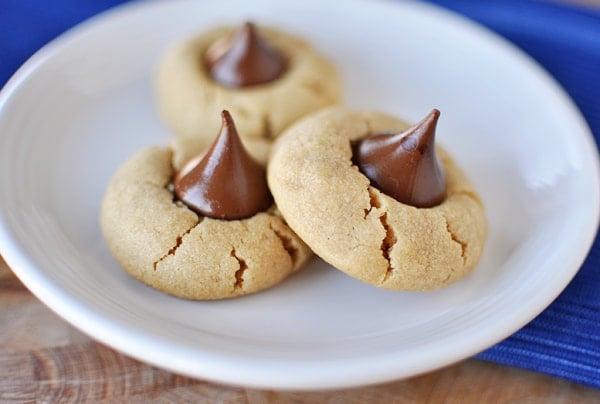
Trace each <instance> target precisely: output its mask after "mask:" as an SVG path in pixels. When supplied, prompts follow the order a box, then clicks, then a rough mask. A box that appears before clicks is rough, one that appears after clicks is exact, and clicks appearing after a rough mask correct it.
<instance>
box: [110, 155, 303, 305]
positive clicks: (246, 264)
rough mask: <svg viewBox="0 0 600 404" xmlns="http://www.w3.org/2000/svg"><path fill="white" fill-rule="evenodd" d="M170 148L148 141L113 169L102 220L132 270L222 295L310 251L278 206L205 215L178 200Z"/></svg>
mask: <svg viewBox="0 0 600 404" xmlns="http://www.w3.org/2000/svg"><path fill="white" fill-rule="evenodd" d="M171 160H172V152H171V150H170V149H168V148H158V147H151V148H147V149H144V150H142V151H141V152H139V153H137V154H136V155H135V156H133V157H132V158H131V159H130V160H128V161H127V162H126V163H125V164H124V165H123V166H122V167H121V168H120V169H119V170H118V171H117V173H116V174H115V175H114V177H113V178H112V180H111V182H110V184H109V186H108V189H107V191H106V194H105V197H104V201H103V203H102V208H101V215H100V226H101V229H102V233H103V235H104V238H105V240H106V242H107V244H108V247H109V249H110V251H111V252H112V254H113V255H114V257H115V258H116V259H117V261H118V262H119V263H120V264H121V265H122V266H123V268H124V269H125V270H126V271H127V272H128V273H129V274H131V275H132V276H133V277H135V278H137V279H139V280H140V281H142V282H144V283H146V284H148V285H150V286H151V287H153V288H155V289H158V290H161V291H164V292H166V293H169V294H172V295H175V296H179V297H183V298H187V299H220V298H226V297H233V296H239V295H244V294H248V293H254V292H257V291H260V290H263V289H266V288H269V287H271V286H274V285H276V284H277V283H279V282H281V281H282V280H283V279H285V278H286V277H287V276H288V275H290V274H291V273H292V272H294V271H296V270H297V269H299V268H300V267H301V266H302V265H303V263H304V262H305V261H306V259H307V258H308V257H309V256H310V250H309V249H308V247H307V246H306V245H305V244H304V243H303V242H302V241H301V240H300V239H299V238H298V237H297V236H296V235H295V234H294V232H293V231H292V230H291V229H290V228H289V227H288V226H287V225H286V223H285V221H284V220H283V219H282V218H281V217H280V216H279V214H278V212H277V209H276V208H275V207H274V206H273V207H271V208H270V209H268V210H267V211H265V212H261V213H257V214H255V215H254V216H252V217H250V218H248V219H242V220H220V219H211V218H208V217H202V216H201V215H198V214H196V213H194V212H193V211H192V210H190V209H188V207H186V206H185V205H184V204H182V203H181V202H176V201H175V199H174V196H173V192H172V190H171V189H170V184H171V182H172V180H173V176H174V174H175V171H174V169H173V167H172V161H171Z"/></svg>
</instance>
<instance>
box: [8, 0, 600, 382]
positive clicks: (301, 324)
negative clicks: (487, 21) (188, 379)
mask: <svg viewBox="0 0 600 404" xmlns="http://www.w3.org/2000/svg"><path fill="white" fill-rule="evenodd" d="M332 17H335V18H333V21H332ZM248 18H250V19H253V20H254V21H256V22H258V23H262V24H270V25H274V26H277V27H280V28H281V29H284V30H286V31H289V32H292V33H296V34H297V35H298V36H300V37H304V38H306V39H307V40H309V41H310V42H312V43H313V44H315V45H316V46H317V47H318V48H319V49H320V50H321V51H322V52H323V53H325V54H326V55H328V56H329V57H330V58H331V59H332V60H333V61H334V62H335V64H336V65H337V66H338V67H339V69H340V70H341V72H342V74H343V79H344V81H345V84H346V101H347V103H348V104H350V105H352V106H356V107H365V108H370V109H382V110H385V111H387V112H391V113H394V114H397V115H399V116H403V117H406V118H408V119H411V120H417V119H419V118H421V117H422V116H423V115H424V114H425V113H427V112H428V111H429V110H430V109H431V108H432V107H437V108H439V109H441V111H442V117H441V120H440V125H439V128H438V136H439V141H440V142H441V143H442V144H444V145H445V146H446V148H447V149H449V150H450V151H451V152H452V153H453V154H454V156H455V158H456V160H458V162H460V164H461V165H462V166H463V167H464V168H465V169H466V171H467V172H468V173H469V174H470V176H471V177H472V180H473V181H474V183H475V185H476V186H477V188H478V189H479V190H480V192H481V195H482V196H483V199H484V201H485V204H486V206H487V210H488V215H489V221H490V229H491V232H490V237H489V242H488V244H487V250H486V252H485V255H484V258H483V261H482V262H481V264H480V265H479V266H478V268H476V270H475V271H474V272H473V273H472V275H470V276H469V277H467V278H466V279H464V280H463V281H461V282H459V283H457V284H455V285H453V286H451V287H448V288H446V289H444V290H440V291H438V292H434V293H394V292H389V291H384V290H379V289H376V288H373V287H370V286H367V285H364V284H362V283H360V282H358V281H355V280H353V279H350V278H348V277H346V276H345V275H343V274H342V273H339V272H338V271H336V270H334V269H332V268H330V267H328V266H327V265H325V264H324V263H322V262H320V261H318V260H316V259H315V260H314V261H312V262H311V264H310V265H309V267H308V268H306V269H305V270H303V271H301V272H300V273H298V274H297V275H295V276H293V277H291V278H290V279H289V280H287V281H286V282H284V283H283V284H282V285H280V286H278V287H276V288H274V289H272V290H269V291H267V292H264V293H260V294H257V295H254V296H249V297H244V298H240V299H234V300H227V301H220V302H190V301H184V300H180V299H176V298H173V297H170V296H167V295H164V294H161V293H159V292H156V291H154V290H152V289H150V288H148V287H146V286H144V285H142V284H141V283H139V282H137V281H135V280H133V279H132V278H130V277H129V276H127V275H126V274H125V273H124V272H123V271H122V270H121V269H120V267H119V266H118V265H117V263H116V262H115V261H114V260H113V258H112V257H111V255H110V254H109V252H108V250H107V248H106V246H105V245H104V243H103V240H102V238H101V235H100V231H99V228H98V224H97V217H98V209H99V204H100V199H101V197H102V195H103V192H104V189H105V186H106V184H107V181H108V179H109V178H110V176H111V175H112V174H113V172H114V171H115V169H116V168H117V167H118V166H119V165H120V164H121V163H122V162H123V161H124V160H126V159H127V158H128V157H129V156H130V155H131V154H132V153H133V152H135V151H136V150H138V149H140V148H141V147H143V146H145V145H148V144H155V143H159V144H165V143H166V142H167V138H168V136H169V134H168V132H167V131H166V129H165V127H164V126H162V125H161V123H160V121H159V119H158V118H157V116H156V113H155V108H154V104H153V99H152V95H153V93H152V75H153V70H154V68H155V66H156V62H157V60H158V58H159V55H160V53H161V52H162V51H163V50H164V49H165V47H166V46H167V45H168V44H169V43H171V42H172V41H174V40H177V39H181V38H183V37H185V36H186V35H188V34H190V33H192V32H195V31H202V30H204V29H207V28H209V27H212V26H214V25H218V24H221V23H224V22H229V23H239V22H241V21H243V20H244V19H248ZM1 97H2V98H1V100H0V175H1V178H2V180H1V183H0V203H1V206H0V251H1V252H2V255H3V256H4V257H5V259H6V261H7V262H8V264H9V265H10V266H11V267H12V268H13V269H14V271H15V272H16V273H17V275H18V276H19V278H20V279H21V280H22V281H23V282H24V283H25V285H27V287H29V288H30V289H31V290H32V292H33V293H35V294H36V295H37V296H38V297H39V298H40V299H41V300H42V301H43V302H45V303H46V304H47V305H48V306H49V307H51V308H52V309H53V310H55V311H56V312H57V313H58V314H60V315H61V316H62V317H64V318H65V319H66V320H67V321H69V322H71V323H72V324H74V325H75V326H76V327H78V328H80V329H81V330H83V331H85V332H86V333H88V334H89V335H90V336H92V337H94V338H96V339H98V340H99V341H102V342H103V343H105V344H107V345H110V346H112V347H114V348H116V349H118V350H120V351H123V352H125V353H127V354H129V355H131V356H133V357H136V358H139V359H142V360H144V361H147V362H149V363H152V364H154V365H158V366H161V367H164V368H167V369H170V370H173V371H176V372H179V373H183V374H186V375H191V376H197V377H200V378H205V379H209V380H213V381H218V382H224V383H232V384H240V385H246V386H253V387H264V388H293V389H318V388H333V387H347V386H355V385H360V384H367V383H375V382H383V381H387V380H392V379H397V378H402V377H407V376H411V375H415V374H418V373H421V372H425V371H429V370H432V369H434V368H437V367H440V366H443V365H447V364H450V363H452V362H455V361H458V360H460V359H463V358H465V357H468V356H470V355H472V354H475V353H477V352H479V351H481V350H483V349H485V348H487V347H489V346H490V345H492V344H494V343H496V342H498V341H500V340H501V339H502V338H504V337H507V336H508V335H509V334H511V333H513V332H514V331H516V330H517V329H518V328H519V327H521V326H523V325H524V324H526V323H527V322H528V321H529V320H531V319H532V318H533V317H534V316H535V315H536V314H538V313H539V312H541V311H542V310H543V309H544V308H545V307H546V306H547V305H548V304H550V302H551V301H552V300H553V299H554V298H555V297H556V296H557V295H558V294H559V293H560V291H561V290H562V289H563V288H564V287H565V286H566V285H567V283H568V282H569V280H570V279H571V278H572V277H573V276H574V274H575V273H576V271H577V269H578V268H579V266H580V265H581V263H582V260H583V259H584V256H585V254H586V252H587V251H588V249H589V247H590V243H591V241H592V238H593V236H594V234H595V231H596V228H597V222H598V207H599V205H600V204H599V191H598V183H599V181H598V163H597V160H596V152H595V147H594V145H593V142H592V140H591V134H590V131H589V129H588V128H587V127H586V125H585V123H584V121H583V119H582V117H581V115H580V113H579V112H578V111H577V110H576V108H575V107H574V106H573V104H572V103H571V101H570V100H569V99H568V98H567V97H566V96H565V94H564V92H563V91H562V90H561V89H560V88H559V87H558V86H557V85H556V83H555V82H554V81H553V80H552V79H551V78H550V77H549V76H548V75H547V74H546V73H545V72H544V71H542V70H541V69H540V68H539V67H538V66H537V65H535V64H534V63H533V62H532V61H531V60H530V59H529V58H527V57H525V56H524V55H523V54H521V53H520V52H519V51H517V50H515V49H514V48H513V47H512V46H510V45H508V44H507V43H506V42H504V41H503V40H501V39H499V38H497V37H496V36H494V35H492V34H490V33H489V32H487V31H484V30H483V29H481V28H479V27H477V26H475V25H473V24H471V23H469V22H467V21H465V20H463V19H462V18H460V17H456V16H454V15H452V14H450V13H447V12H445V11H441V10H439V9H437V8H434V7H431V6H429V5H425V4H418V3H412V2H389V3H387V2H367V1H359V0H353V1H345V2H344V4H343V6H342V5H340V4H339V3H338V2H334V1H325V2H324V1H318V0H310V1H301V0H296V1H285V2H278V1H275V0H273V1H271V0H253V1H252V2H245V1H241V0H240V1H232V2H210V1H208V0H198V1H193V0H182V1H168V2H167V1H164V2H162V1H150V2H144V3H142V2H134V3H132V4H129V5H126V6H124V7H120V8H118V9H116V10H113V11H111V12H108V13H106V14H103V15H101V16H100V17H97V18H94V19H93V20H91V21H89V22H87V23H85V24H83V25H81V26H80V27H78V28H76V29H74V30H72V31H70V32H69V33H67V34H66V35H64V36H62V37H61V38H59V39H58V40H56V41H54V42H52V43H51V44H50V45H48V46H47V47H45V48H44V49H43V50H41V51H40V52H39V53H38V54H36V55H35V56H34V57H33V58H32V59H31V60H29V61H28V62H27V63H26V64H25V66H23V68H21V70H19V71H18V73H17V74H16V75H15V76H14V77H13V78H12V79H11V81H10V82H9V83H8V84H7V85H6V88H5V89H4V91H3V93H2V95H1Z"/></svg>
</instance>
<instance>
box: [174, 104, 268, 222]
mask: <svg viewBox="0 0 600 404" xmlns="http://www.w3.org/2000/svg"><path fill="white" fill-rule="evenodd" d="M221 118H222V121H223V125H222V126H221V131H220V132H219V135H218V136H217V139H216V140H215V142H214V143H213V145H212V146H211V147H210V149H208V151H207V152H206V154H205V155H204V156H203V157H202V158H201V159H200V160H199V161H198V163H197V164H196V165H195V166H194V167H193V168H192V169H191V170H190V171H188V172H186V173H185V174H183V175H181V176H179V175H178V176H176V177H175V180H174V181H173V182H174V186H175V195H176V196H177V198H178V199H179V200H181V201H182V202H183V203H184V204H185V205H187V206H188V207H189V208H190V209H191V210H193V211H194V212H196V213H198V214H201V215H203V216H207V217H212V218H216V219H225V220H235V219H245V218H249V217H251V216H254V215H255V214H256V213H259V212H262V211H265V210H266V209H268V208H269V206H271V204H272V202H273V199H272V197H271V193H270V192H269V188H268V186H267V181H266V177H265V169H264V168H263V167H262V166H261V165H260V164H259V163H257V162H256V161H255V160H254V159H253V158H252V157H251V156H250V155H249V154H248V152H247V151H246V150H245V149H244V146H243V144H242V142H241V140H240V138H239V135H238V133H237V130H236V128H235V123H234V121H233V118H232V117H231V115H230V114H229V112H228V111H226V110H224V111H223V112H222V113H221Z"/></svg>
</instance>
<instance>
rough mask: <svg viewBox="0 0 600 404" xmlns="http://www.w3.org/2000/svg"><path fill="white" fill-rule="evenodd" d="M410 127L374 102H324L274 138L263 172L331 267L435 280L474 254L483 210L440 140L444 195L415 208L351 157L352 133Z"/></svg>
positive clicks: (482, 233)
mask: <svg viewBox="0 0 600 404" xmlns="http://www.w3.org/2000/svg"><path fill="white" fill-rule="evenodd" d="M406 128H408V125H407V124H406V123H405V122H403V121H400V120H398V119H396V118H394V117H391V116H389V115H385V114H382V113H378V112H362V111H351V110H348V109H344V108H333V109H329V110H326V111H322V112H320V113H317V114H315V115H313V116H311V117H308V118H305V119H303V120H302V121H300V122H298V123H296V124H294V125H293V126H292V127H290V128H289V129H288V130H287V131H286V132H285V133H284V134H283V135H282V136H281V137H280V138H279V139H278V141H277V142H276V143H275V145H274V147H273V152H272V157H271V160H270V163H269V165H268V168H267V179H268V182H269V186H270V188H271V192H272V194H273V197H274V198H275V201H276V203H277V206H278V207H279V209H280V211H281V213H282V214H283V216H284V217H285V219H286V221H287V222H288V224H289V225H290V227H291V228H292V229H293V230H294V231H295V232H296V233H297V234H298V235H299V236H300V237H301V238H302V239H303V240H304V241H305V242H306V243H307V244H308V245H309V246H310V247H311V249H312V250H313V252H315V253H316V254H317V255H319V256H320V257H322V258H323V259H324V260H325V261H327V262H328V263H330V264H331V265H333V266H334V267H336V268H338V269H340V270H341V271H343V272H345V273H347V274H349V275H351V276H352V277H354V278H357V279H359V280H361V281H363V282H366V283H369V284H372V285H375V286H379V287H383V288H386V289H393V290H435V289H438V288H440V287H443V286H446V285H449V284H451V283H453V282H455V281H457V280H459V279H461V278H462V277H464V276H465V275H466V274H467V273H469V272H470V271H471V270H472V269H473V268H474V267H475V265H476V264H477V263H478V262H479V259H480V257H481V255H482V253H483V249H484V244H485V240H486V236H487V220H486V217H485V212H484V207H483V204H482V202H481V200H480V198H479V197H478V195H477V194H476V192H475V190H474V188H473V187H472V185H471V183H470V182H469V180H468V178H467V177H466V175H465V174H464V173H463V171H462V170H461V169H460V168H459V167H458V166H457V165H456V164H455V163H454V161H453V160H452V159H451V157H450V156H449V155H448V153H446V152H444V150H443V149H441V148H439V147H438V155H439V157H440V159H441V162H442V165H443V167H444V170H445V173H446V181H447V189H446V198H445V200H444V201H443V202H442V203H441V204H439V205H437V206H434V207H431V208H416V207H413V206H409V205H405V204H402V203H400V202H398V201H396V200H395V199H393V198H391V197H389V196H388V195H386V194H384V193H382V192H380V191H379V190H378V189H377V188H375V187H373V186H371V185H370V181H369V179H368V178H367V177H366V176H365V175H364V174H362V173H361V172H360V171H359V169H358V168H357V167H356V166H355V165H353V163H352V146H351V143H352V142H354V141H356V140H359V139H362V138H364V137H366V136H368V135H371V134H376V133H383V132H387V131H402V130H404V129H406Z"/></svg>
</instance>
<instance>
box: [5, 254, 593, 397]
mask: <svg viewBox="0 0 600 404" xmlns="http://www.w3.org/2000/svg"><path fill="white" fill-rule="evenodd" d="M148 400H152V401H153V402H154V401H161V402H174V401H175V402H182V401H183V402H206V401H210V402H223V403H233V402H236V403H237V402H242V403H245V402H248V403H317V402H318V403H320V402H335V403H363V402H370V403H372V402H381V403H420V402H427V403H429V402H433V403H436V402H449V403H452V402H460V403H468V402H473V403H490V402H494V403H495V402H515V401H517V402H523V401H527V402H531V401H532V400H535V402H544V403H546V402H559V403H567V402H568V403H577V402H582V403H583V402H590V403H591V402H600V390H595V389H591V388H587V387H584V386H581V385H578V384H575V383H570V382H567V381H564V380H561V379H557V378H552V377H549V376H545V375H541V374H536V373H533V372H528V371H523V370H519V369H514V368H509V367H505V366H499V365H496V364H492V363H487V362H483V361H479V360H475V359H468V360H465V361H463V362H460V363H458V364H455V365H453V366H450V367H447V368H445V369H442V370H438V371H435V372H431V373H428V374H425V375H422V376H418V377H413V378H411V379H408V380H401V381H397V382H393V383H388V384H383V385H378V386H370V387H362V388H356V389H348V390H335V391H325V392H279V391H266V390H252V389H246V388H239V387H230V386H222V385H217V384H213V383H208V382H205V381H202V380H195V379H191V378H188V377H184V376H179V375H176V374H173V373H170V372H167V371H164V370H160V369H157V368H155V367H152V366H149V365H146V364H144V363H141V362H139V361H137V360H134V359H131V358H128V357H127V356H125V355H122V354H120V353H118V352H116V351H114V350H112V349H110V348H107V347H106V346H104V345H101V344H99V343H97V342H94V341H93V340H91V339H90V338H88V337H86V336H85V335H83V334H82V333H81V332H79V331H77V330H76V329H75V328H73V327H72V326H70V325H69V324H67V323H66V322H65V321H63V320H62V319H60V318H59V317H58V316H57V315H56V314H54V313H53V312H51V311H50V310H49V309H48V308H46V307H45V306H44V305H43V304H42V303H41V302H40V301H39V300H37V299H36V298H35V297H34V296H33V295H32V294H31V293H30V292H29V291H28V290H27V289H26V288H25V287H24V286H23V284H21V282H20V281H19V280H18V279H17V278H16V276H15V275H14V274H13V273H12V271H11V270H10V268H9V267H8V266H7V265H6V263H5V262H4V261H3V260H2V259H1V258H0V402H2V403H3V402H6V401H9V402H12V401H18V402H32V401H38V402H39V401H42V402H59V401H60V402H63V401H67V402H69V401H77V402H81V401H94V402H97V401H111V402H125V401H126V402H144V401H148ZM538 400H539V401H538Z"/></svg>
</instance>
